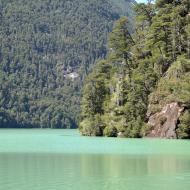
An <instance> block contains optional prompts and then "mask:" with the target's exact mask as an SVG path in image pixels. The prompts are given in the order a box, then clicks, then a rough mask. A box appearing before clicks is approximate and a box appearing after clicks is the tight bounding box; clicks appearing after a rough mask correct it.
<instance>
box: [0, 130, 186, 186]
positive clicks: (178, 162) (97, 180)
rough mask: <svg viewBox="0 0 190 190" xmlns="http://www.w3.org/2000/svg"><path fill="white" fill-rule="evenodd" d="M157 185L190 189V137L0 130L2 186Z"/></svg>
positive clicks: (69, 131)
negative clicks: (112, 135)
mask: <svg viewBox="0 0 190 190" xmlns="http://www.w3.org/2000/svg"><path fill="white" fill-rule="evenodd" d="M153 189H154V190H170V189H171V190H189V189H190V141H179V140H158V139H157V140H155V139H116V138H98V137H81V136H80V135H79V134H78V131H77V130H33V129H32V130H18V129H17V130H12V129H9V130H8V129H3V130H0V190H153Z"/></svg>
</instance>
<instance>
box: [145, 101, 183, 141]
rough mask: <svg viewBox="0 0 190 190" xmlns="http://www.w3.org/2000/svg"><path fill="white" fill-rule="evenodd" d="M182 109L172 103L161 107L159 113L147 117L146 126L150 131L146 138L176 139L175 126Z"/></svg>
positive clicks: (175, 103)
mask: <svg viewBox="0 0 190 190" xmlns="http://www.w3.org/2000/svg"><path fill="white" fill-rule="evenodd" d="M183 111H184V107H183V106H181V105H179V104H178V103H177V102H172V103H170V104H167V105H166V106H164V107H163V109H162V110H161V111H160V112H157V113H155V114H153V115H149V121H148V125H149V126H151V131H150V132H149V133H148V135H147V136H148V137H160V138H177V133H176V129H177V124H178V120H179V117H180V116H181V114H182V112H183Z"/></svg>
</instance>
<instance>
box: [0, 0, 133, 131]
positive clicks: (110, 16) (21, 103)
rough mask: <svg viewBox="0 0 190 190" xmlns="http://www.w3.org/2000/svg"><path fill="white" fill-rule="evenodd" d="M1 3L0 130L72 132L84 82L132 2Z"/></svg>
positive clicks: (33, 0)
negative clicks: (22, 129) (30, 129)
mask: <svg viewBox="0 0 190 190" xmlns="http://www.w3.org/2000/svg"><path fill="white" fill-rule="evenodd" d="M123 3H125V4H123V5H124V6H125V10H124V9H123V10H122V11H121V7H122V4H121V3H119V1H116V0H114V1H111V0H30V1H29V0H0V127H42V128H74V127H76V126H77V122H78V115H79V112H80V110H79V109H80V107H79V105H80V94H81V88H82V85H83V80H84V78H85V76H86V75H87V73H88V72H89V71H90V70H91V69H92V67H93V64H94V62H95V61H96V60H97V59H100V58H104V57H105V56H106V53H107V46H106V42H107V34H108V32H110V31H111V28H112V23H113V21H114V20H117V19H118V18H119V17H120V15H121V14H122V15H127V16H129V18H130V20H131V19H132V18H133V11H132V6H133V3H131V1H129V0H126V1H123Z"/></svg>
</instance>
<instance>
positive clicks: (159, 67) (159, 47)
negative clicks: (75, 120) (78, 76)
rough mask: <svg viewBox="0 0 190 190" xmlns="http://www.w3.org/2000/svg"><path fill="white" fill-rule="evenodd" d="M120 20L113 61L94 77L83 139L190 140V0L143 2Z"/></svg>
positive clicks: (86, 98)
mask: <svg viewBox="0 0 190 190" xmlns="http://www.w3.org/2000/svg"><path fill="white" fill-rule="evenodd" d="M135 10H136V15H137V16H136V19H135V20H136V24H135V32H134V34H131V33H130V32H129V30H128V28H127V26H128V24H129V22H128V19H127V18H126V17H122V18H121V19H119V20H118V21H117V22H116V23H115V25H114V28H113V31H112V32H111V33H110V36H109V48H110V51H109V54H108V56H107V59H104V60H102V61H99V62H98V63H97V64H96V66H95V68H94V69H93V71H92V73H91V74H90V75H89V76H88V78H87V80H86V83H85V86H84V90H83V100H82V114H81V122H80V131H81V133H82V134H83V135H89V136H90V135H92V136H93V135H96V136H102V135H105V136H112V137H113V136H114V137H116V136H123V137H143V136H151V137H164V138H190V1H189V0H180V1H179V0H157V1H156V3H155V4H152V3H151V2H149V3H148V4H139V5H137V6H136V8H135Z"/></svg>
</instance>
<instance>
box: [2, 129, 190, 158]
mask: <svg viewBox="0 0 190 190" xmlns="http://www.w3.org/2000/svg"><path fill="white" fill-rule="evenodd" d="M0 152H16V153H18V152H20V153H31V152H32V153H42V152H43V153H72V154H76V153H79V154H127V155H131V154H132V155H133V154H138V155H143V154H145V155H146V154H175V155H176V154H178V155H183V154H185V155H190V141H188V140H161V139H125V138H123V139H122V138H101V137H83V136H80V134H79V132H78V130H48V129H47V130H39V129H38V130H35V129H32V130H20V129H15V130H12V129H8V130H6V129H5V130H4V129H3V130H0Z"/></svg>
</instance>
